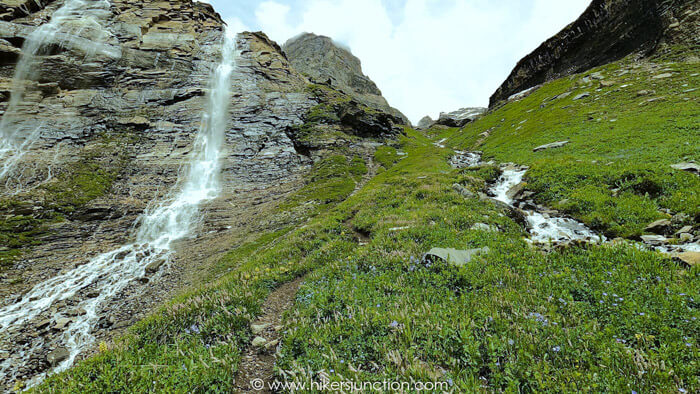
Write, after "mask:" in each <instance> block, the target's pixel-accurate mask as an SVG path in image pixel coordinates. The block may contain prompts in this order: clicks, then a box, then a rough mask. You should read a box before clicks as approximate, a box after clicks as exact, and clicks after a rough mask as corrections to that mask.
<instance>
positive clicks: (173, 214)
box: [0, 33, 237, 373]
mask: <svg viewBox="0 0 700 394" xmlns="http://www.w3.org/2000/svg"><path fill="white" fill-rule="evenodd" d="M221 52H222V59H221V63H220V64H219V65H218V67H217V68H216V70H215V72H214V73H213V74H212V77H211V82H210V90H209V93H208V96H207V106H206V110H205V111H204V113H203V115H202V122H201V126H200V129H199V131H198V134H197V137H196V139H195V142H194V148H193V150H192V152H191V154H190V163H189V165H188V167H187V168H186V169H184V171H182V172H181V175H180V177H179V179H178V182H177V184H176V185H175V186H174V187H173V191H172V192H171V194H170V195H169V196H167V197H166V198H165V199H164V200H163V201H161V202H160V203H158V204H156V205H154V206H153V207H152V208H151V209H149V210H147V211H146V212H145V213H144V214H143V215H141V217H140V218H139V219H138V220H137V223H136V227H137V231H136V234H135V241H134V242H133V243H131V244H128V245H124V246H122V247H120V248H118V249H116V250H113V251H111V252H107V253H104V254H102V255H100V256H97V257H95V258H93V259H92V260H91V261H90V262H89V263H87V264H85V265H82V266H79V267H77V268H75V269H73V270H71V271H69V272H67V273H65V274H62V275H59V276H57V277H54V278H51V279H49V280H47V281H45V282H43V283H40V284H38V285H37V286H35V287H34V288H33V289H32V290H31V291H30V292H29V293H27V294H26V295H24V297H23V298H22V300H21V301H19V302H17V303H15V304H13V305H9V306H7V307H5V308H3V309H0V328H1V329H3V330H5V329H7V328H8V327H11V326H18V325H21V324H23V323H26V322H28V321H30V320H31V319H33V318H35V317H37V316H38V315H40V314H41V313H44V312H45V311H47V310H48V309H49V308H50V306H51V305H52V304H53V303H55V302H57V301H60V300H65V299H68V298H71V297H73V296H75V295H76V294H78V293H79V292H80V294H81V295H83V296H85V294H86V292H89V293H90V294H91V296H92V298H90V297H89V296H88V297H87V298H85V299H84V300H83V301H82V302H81V303H80V304H79V307H80V308H82V309H83V310H84V311H85V312H86V313H85V314H83V315H82V316H77V317H75V318H73V321H72V322H71V323H70V324H69V325H68V326H67V327H66V329H65V331H64V332H63V337H62V341H63V343H64V344H65V346H66V348H67V349H68V350H69V352H70V356H69V357H68V358H67V359H66V360H65V361H63V362H62V363H61V364H60V365H59V366H58V367H57V368H56V369H55V371H62V370H65V369H66V368H68V367H70V366H71V365H72V364H73V362H74V361H75V358H76V356H77V355H78V354H79V353H80V352H81V351H82V350H84V349H85V348H86V347H87V346H89V345H91V344H92V343H93V342H94V337H93V336H92V335H91V331H92V328H93V327H94V325H95V323H97V321H98V319H99V312H100V307H101V306H102V305H103V304H104V303H105V301H107V300H108V299H110V298H112V297H114V296H115V295H116V294H117V293H119V292H120V291H121V290H123V289H124V288H125V287H126V286H127V285H128V284H129V283H130V282H131V281H133V280H134V279H135V278H139V277H142V276H144V275H145V270H146V267H147V266H148V265H150V264H154V263H160V262H167V261H168V260H169V259H170V257H171V256H172V253H173V244H174V242H175V241H178V240H180V239H183V238H184V237H186V236H187V235H189V234H190V232H191V231H192V230H193V228H194V227H195V224H196V223H197V221H198V216H199V207H200V205H201V204H202V203H203V202H205V201H208V200H211V199H214V198H216V197H217V196H218V194H219V191H220V186H221V185H220V179H219V172H220V169H221V164H220V160H219V159H220V154H221V149H222V146H223V142H224V135H225V132H226V127H227V121H228V119H229V116H228V112H229V105H230V101H231V89H230V87H231V82H232V81H231V75H232V73H233V71H234V69H235V67H236V64H235V58H236V53H237V51H236V48H235V35H232V34H228V33H227V34H225V36H224V39H223V44H222V51H221ZM55 317H56V318H59V317H62V315H61V313H60V312H59V313H58V314H57V315H56V316H55ZM18 358H19V359H20V360H21V357H18ZM13 361H14V360H13V359H12V358H10V359H9V360H6V361H5V362H4V363H3V364H2V365H1V366H0V372H3V373H5V370H6V369H7V368H9V367H10V366H11V365H12V363H13Z"/></svg>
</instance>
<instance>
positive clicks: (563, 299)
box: [38, 130, 700, 392]
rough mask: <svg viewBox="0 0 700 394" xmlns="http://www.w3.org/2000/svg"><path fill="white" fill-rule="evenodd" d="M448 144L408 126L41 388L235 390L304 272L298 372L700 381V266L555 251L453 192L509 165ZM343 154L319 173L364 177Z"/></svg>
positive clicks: (472, 381) (602, 249) (540, 386)
mask: <svg viewBox="0 0 700 394" xmlns="http://www.w3.org/2000/svg"><path fill="white" fill-rule="evenodd" d="M432 142H433V141H432V140H430V139H428V138H427V137H425V136H424V135H421V134H420V133H417V132H414V131H411V130H408V131H407V136H404V137H402V138H401V149H402V150H404V151H405V152H406V153H407V155H406V157H405V158H404V159H403V160H401V161H399V162H397V163H396V164H394V165H393V166H392V167H391V168H390V169H388V170H387V171H384V172H382V173H381V174H379V175H377V176H376V177H375V178H373V179H372V180H370V181H369V182H368V183H367V184H366V185H365V187H363V188H362V189H361V190H359V191H358V192H356V193H354V194H352V195H350V196H349V197H347V199H346V200H345V201H343V202H340V203H337V204H335V205H334V204H328V205H326V206H325V210H324V211H323V215H318V216H316V217H315V218H314V219H312V220H311V221H309V222H307V223H306V224H305V225H304V226H303V227H300V228H298V229H295V230H292V231H290V232H288V233H284V236H282V234H272V235H269V236H262V237H261V240H262V241H253V242H252V243H251V244H247V245H243V246H241V247H239V248H238V249H237V250H238V251H232V252H231V254H229V255H228V256H227V257H225V258H224V259H225V261H226V263H225V264H226V265H227V267H228V268H229V269H230V271H229V273H227V274H226V275H224V276H223V277H222V278H220V279H219V280H217V281H215V282H211V283H206V284H203V285H202V287H201V288H199V289H197V290H193V291H191V292H189V293H187V294H184V295H182V296H179V297H177V298H176V299H174V300H173V301H171V302H170V303H168V304H167V305H166V306H164V307H163V308H162V309H161V310H160V311H159V312H157V313H155V314H154V315H152V316H151V317H149V318H147V319H145V320H144V321H142V322H140V323H139V324H137V325H136V326H135V327H133V328H132V329H131V330H130V331H129V334H128V335H127V336H125V337H123V338H121V339H120V340H118V341H117V342H116V344H115V345H102V346H101V351H100V353H99V354H98V355H97V356H95V357H93V358H90V359H88V360H86V361H83V362H81V363H79V364H78V365H77V366H76V367H74V368H72V369H70V370H69V371H67V372H64V373H62V374H59V375H57V376H53V377H50V378H49V379H47V380H46V381H45V382H44V383H43V384H42V385H41V386H40V387H39V389H38V391H47V392H72V391H91V392H99V391H119V390H125V391H133V392H146V391H161V392H230V391H231V390H232V389H233V377H234V376H235V371H236V369H237V366H238V363H239V361H240V355H241V352H242V350H243V349H244V347H245V346H246V344H247V343H248V341H249V339H250V336H251V334H250V330H249V325H250V323H251V322H252V321H254V319H255V318H256V316H257V315H259V314H260V307H261V305H262V303H263V301H264V299H265V297H266V296H267V294H269V292H270V291H271V290H272V289H273V288H275V287H277V286H279V285H280V284H281V283H284V282H287V281H290V280H292V279H294V278H296V277H298V276H302V275H307V276H306V280H305V284H304V285H303V286H302V288H301V290H300V292H299V293H298V295H297V297H296V303H295V306H294V307H293V309H292V310H290V311H289V312H288V313H287V315H286V323H285V328H284V330H283V345H282V350H281V354H280V358H279V359H278V371H277V373H278V375H279V376H280V377H282V376H284V377H285V378H286V379H288V380H299V381H305V380H309V379H312V378H316V377H317V375H316V374H317V373H318V372H321V371H323V372H325V373H328V374H329V376H330V379H331V380H333V381H339V380H344V379H352V380H383V379H389V380H396V381H409V380H430V381H448V382H450V384H451V385H452V387H453V388H454V390H455V391H456V392H473V391H481V390H485V391H510V392H516V391H525V392H533V391H554V392H558V391H574V390H581V391H607V392H619V391H622V392H625V391H627V392H629V391H631V390H636V391H638V392H655V391H659V392H678V390H679V389H680V388H683V389H684V390H687V391H688V392H694V391H697V390H698V389H700V381H699V380H698V374H697V371H698V369H699V366H698V360H699V359H700V357H699V356H700V354H699V353H700V348H699V347H698V346H699V344H698V341H697V338H698V337H700V325H699V324H698V322H697V319H698V317H700V311H699V310H698V304H697V302H698V300H697V294H699V293H700V291H699V290H700V288H699V287H698V286H699V284H700V281H698V279H700V278H699V276H700V268H698V267H695V268H693V269H685V268H683V267H680V266H678V265H677V264H676V263H674V262H673V261H671V260H670V259H668V258H665V257H663V256H662V255H660V254H657V253H652V252H644V251H640V250H637V249H636V248H634V247H630V246H615V247H613V246H591V247H589V248H573V247H572V248H569V249H566V250H563V251H560V252H556V253H552V254H543V253H541V252H540V251H538V250H537V249H535V248H532V247H531V246H529V245H528V244H527V243H526V242H524V240H523V239H522V237H523V230H522V229H521V228H520V227H519V226H518V225H517V224H516V223H514V222H513V221H512V220H510V219H509V218H507V217H506V216H505V215H503V213H502V212H501V211H500V210H499V208H498V207H496V206H495V205H493V204H492V203H491V202H489V201H482V200H479V199H478V198H474V199H464V198H463V197H462V196H460V195H459V194H458V193H457V192H455V191H454V190H453V189H452V185H453V184H454V183H462V184H463V185H465V186H466V187H468V188H470V189H471V190H472V191H479V190H480V189H482V188H483V187H485V185H486V182H487V181H491V180H492V179H494V178H495V177H497V176H498V175H497V173H498V170H497V169H495V168H493V167H482V168H477V169H473V170H452V169H451V168H450V167H449V165H448V164H447V159H448V158H449V156H450V154H451V151H450V150H449V149H441V148H437V147H435V146H434V145H433V144H432ZM343 159H344V160H340V159H339V158H328V162H327V163H325V164H323V165H319V166H318V167H317V168H316V169H315V173H316V175H315V178H314V179H315V180H316V181H318V182H320V183H322V182H324V180H326V179H328V178H329V176H330V178H333V177H334V176H332V175H331V174H338V173H339V172H338V171H336V170H335V169H336V168H345V167H348V169H345V170H343V171H340V172H341V173H350V172H351V170H350V169H349V168H350V167H351V163H352V161H350V160H348V159H346V158H343ZM358 164H359V163H358ZM358 173H359V168H358ZM476 223H488V224H490V225H492V226H496V227H498V228H499V229H500V231H499V232H497V233H494V232H487V231H484V230H472V226H473V225H474V224H476ZM354 231H361V232H363V233H365V234H368V235H369V237H370V239H371V240H370V242H369V244H368V245H366V246H360V245H359V244H358V243H356V242H355V239H354V238H353V236H352V234H353V233H354ZM482 246H489V247H490V248H491V250H492V252H491V253H489V254H487V255H484V256H481V257H479V258H477V259H475V260H473V261H472V262H471V263H469V264H467V265H466V266H464V267H459V268H458V267H455V266H453V265H452V264H448V263H445V262H435V263H431V264H428V263H424V262H422V261H421V257H422V255H423V253H425V252H427V251H428V250H429V249H430V248H432V247H454V248H459V249H466V248H475V247H482ZM253 250H254V251H255V253H250V251H253Z"/></svg>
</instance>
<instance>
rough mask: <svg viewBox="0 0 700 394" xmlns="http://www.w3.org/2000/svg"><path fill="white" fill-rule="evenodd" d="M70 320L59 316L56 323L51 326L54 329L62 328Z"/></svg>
mask: <svg viewBox="0 0 700 394" xmlns="http://www.w3.org/2000/svg"><path fill="white" fill-rule="evenodd" d="M70 322H71V320H70V319H69V318H67V317H61V318H58V319H56V324H55V325H54V326H53V329H54V330H63V329H64V328H65V327H66V326H67V325H68V324H69V323H70Z"/></svg>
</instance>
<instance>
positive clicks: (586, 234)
mask: <svg viewBox="0 0 700 394" xmlns="http://www.w3.org/2000/svg"><path fill="white" fill-rule="evenodd" d="M526 172H527V170H526V169H525V170H513V169H508V170H505V171H503V175H501V178H500V179H499V180H498V183H496V185H495V186H494V187H493V189H491V192H492V193H493V194H494V196H495V197H494V198H495V199H496V200H498V201H501V202H504V203H506V204H508V205H511V206H512V205H513V198H512V197H510V196H509V195H508V191H510V190H511V189H512V188H513V187H514V186H516V185H518V184H520V183H521V182H522V181H523V177H524V176H525V173H526ZM525 214H526V215H527V221H528V224H529V225H530V235H531V239H532V240H533V241H536V242H550V241H574V240H587V239H592V240H594V241H598V242H602V241H605V237H604V236H602V235H598V234H596V233H594V232H593V231H592V230H591V229H589V228H588V227H586V226H585V225H583V224H582V223H579V222H577V221H575V220H573V219H568V218H562V217H547V216H545V215H543V214H541V213H539V212H537V211H534V210H533V211H525Z"/></svg>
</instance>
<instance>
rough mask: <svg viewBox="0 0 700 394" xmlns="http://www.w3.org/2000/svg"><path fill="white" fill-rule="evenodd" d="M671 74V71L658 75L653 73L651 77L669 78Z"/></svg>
mask: <svg viewBox="0 0 700 394" xmlns="http://www.w3.org/2000/svg"><path fill="white" fill-rule="evenodd" d="M672 76H673V74H671V73H663V74H659V75H654V77H653V79H666V78H671V77H672Z"/></svg>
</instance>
